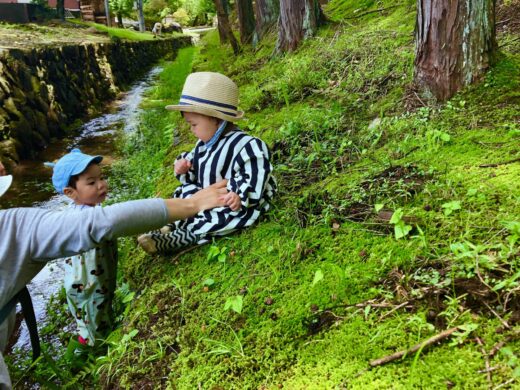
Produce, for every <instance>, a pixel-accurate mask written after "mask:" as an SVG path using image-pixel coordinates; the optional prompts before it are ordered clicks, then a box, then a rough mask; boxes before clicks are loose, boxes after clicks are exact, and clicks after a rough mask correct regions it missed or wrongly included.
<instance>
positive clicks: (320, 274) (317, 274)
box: [312, 269, 323, 287]
mask: <svg viewBox="0 0 520 390" xmlns="http://www.w3.org/2000/svg"><path fill="white" fill-rule="evenodd" d="M322 279H323V272H322V271H321V269H319V270H317V271H316V272H315V273H314V279H313V280H312V286H313V287H314V285H315V284H316V283H318V282H319V281H320V280H322Z"/></svg>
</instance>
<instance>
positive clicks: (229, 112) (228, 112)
mask: <svg viewBox="0 0 520 390" xmlns="http://www.w3.org/2000/svg"><path fill="white" fill-rule="evenodd" d="M179 106H195V107H196V106H197V105H196V104H191V103H186V102H179ZM198 107H202V108H207V109H209V110H215V111H218V112H221V113H223V114H226V115H230V116H235V117H236V116H237V113H236V112H231V111H224V110H219V109H217V108H214V107H205V106H198Z"/></svg>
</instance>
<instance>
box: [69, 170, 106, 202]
mask: <svg viewBox="0 0 520 390" xmlns="http://www.w3.org/2000/svg"><path fill="white" fill-rule="evenodd" d="M63 192H64V194H65V195H67V196H68V197H69V198H71V199H72V200H73V201H74V203H76V204H85V205H88V206H95V205H97V204H99V203H101V202H103V201H104V200H105V199H106V197H107V192H108V186H107V182H106V180H105V178H104V176H103V174H102V172H101V168H100V166H99V165H98V164H92V165H90V166H89V167H88V168H87V169H86V170H85V171H84V172H83V173H81V174H80V175H79V177H78V181H77V182H76V188H72V187H65V189H64V190H63Z"/></svg>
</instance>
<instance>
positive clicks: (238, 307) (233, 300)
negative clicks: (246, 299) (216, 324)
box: [224, 295, 243, 314]
mask: <svg viewBox="0 0 520 390" xmlns="http://www.w3.org/2000/svg"><path fill="white" fill-rule="evenodd" d="M242 305H243V298H242V296H241V295H236V296H234V297H229V298H228V299H226V303H225V304H224V310H229V309H232V310H233V311H235V312H237V313H238V314H240V313H242Z"/></svg>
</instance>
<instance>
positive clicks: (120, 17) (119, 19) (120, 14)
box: [116, 12, 124, 28]
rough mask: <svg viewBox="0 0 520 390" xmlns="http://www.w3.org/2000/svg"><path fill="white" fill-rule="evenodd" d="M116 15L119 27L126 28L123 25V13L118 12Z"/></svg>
mask: <svg viewBox="0 0 520 390" xmlns="http://www.w3.org/2000/svg"><path fill="white" fill-rule="evenodd" d="M116 15H117V26H118V27H119V28H124V25H123V14H122V13H121V12H117V13H116Z"/></svg>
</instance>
